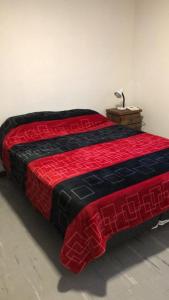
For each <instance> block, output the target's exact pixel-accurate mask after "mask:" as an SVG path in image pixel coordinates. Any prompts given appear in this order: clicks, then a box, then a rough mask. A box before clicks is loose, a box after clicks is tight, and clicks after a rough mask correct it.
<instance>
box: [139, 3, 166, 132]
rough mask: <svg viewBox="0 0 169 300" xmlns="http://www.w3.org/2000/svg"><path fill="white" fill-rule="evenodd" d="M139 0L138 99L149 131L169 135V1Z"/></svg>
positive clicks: (146, 128)
mask: <svg viewBox="0 0 169 300" xmlns="http://www.w3.org/2000/svg"><path fill="white" fill-rule="evenodd" d="M136 2H137V3H136V4H137V5H136V26H135V29H136V31H135V51H134V53H135V88H136V89H135V101H136V102H137V103H138V104H140V106H142V107H143V109H144V112H143V114H144V117H145V123H146V126H145V130H147V131H150V132H153V133H157V134H159V135H163V136H166V137H169V1H168V0H148V1H147V0H141V1H140V0H137V1H136Z"/></svg>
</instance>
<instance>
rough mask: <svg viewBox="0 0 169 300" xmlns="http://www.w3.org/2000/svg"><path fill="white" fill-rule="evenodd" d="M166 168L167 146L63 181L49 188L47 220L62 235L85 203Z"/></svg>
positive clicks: (155, 174) (148, 177)
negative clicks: (51, 204) (51, 200)
mask: <svg viewBox="0 0 169 300" xmlns="http://www.w3.org/2000/svg"><path fill="white" fill-rule="evenodd" d="M168 171H169V148H168V149H164V150H160V151H158V152H154V153H150V154H147V155H144V156H141V157H138V158H134V159H130V160H128V161H125V162H122V163H119V164H116V165H113V166H110V167H107V168H103V169H99V170H96V171H93V172H89V173H85V174H83V175H80V176H78V177H74V178H72V179H68V180H65V181H63V182H62V183H60V184H58V185H57V186H56V187H55V188H54V190H53V202H52V203H53V206H52V213H51V220H52V222H53V223H54V224H55V225H56V226H57V227H58V228H59V230H60V231H61V232H62V233H63V234H64V232H65V230H66V228H67V226H68V225H69V223H70V222H71V221H72V220H73V219H74V218H75V217H76V215H77V214H78V213H79V212H80V211H81V209H82V208H84V207H85V206H86V205H88V204H89V203H91V202H93V201H95V200H98V199H99V198H102V197H104V196H106V195H109V194H112V193H113V192H116V191H119V190H122V189H124V188H127V187H129V186H132V185H134V184H137V183H140V182H143V181H144V180H147V179H150V178H152V177H155V176H158V175H160V174H163V173H165V172H168Z"/></svg>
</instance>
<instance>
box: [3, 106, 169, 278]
mask: <svg viewBox="0 0 169 300" xmlns="http://www.w3.org/2000/svg"><path fill="white" fill-rule="evenodd" d="M0 154H1V160H2V163H3V166H4V168H5V170H6V172H7V174H8V176H9V177H10V178H11V179H12V180H14V181H15V182H17V184H18V186H19V187H20V188H21V189H23V190H24V193H25V194H26V196H27V198H28V199H29V200H30V201H31V203H32V205H33V206H34V207H35V208H36V209H37V210H38V211H39V212H40V213H41V214H42V215H43V216H44V217H45V218H46V219H47V220H49V221H50V222H51V223H53V224H54V225H55V226H56V228H57V229H58V230H59V231H60V233H61V234H62V236H63V246H62V249H61V252H60V258H61V262H62V264H63V265H64V266H65V267H66V268H68V269H69V270H71V271H73V272H76V273H78V272H80V271H81V270H83V269H84V267H85V266H86V265H87V264H88V263H89V262H90V261H92V260H94V259H96V258H97V257H99V256H101V255H103V253H104V252H105V250H106V244H107V241H108V240H109V239H112V240H113V239H114V241H115V242H116V241H117V240H121V239H123V238H124V237H128V236H130V235H132V234H133V233H137V232H139V231H140V230H143V229H145V228H147V227H155V226H156V224H157V223H158V222H159V221H161V222H162V220H163V219H166V218H168V215H169V213H168V211H169V139H166V138H162V137H159V136H156V135H152V134H149V133H145V132H142V131H138V130H134V129H130V128H128V127H125V126H122V125H118V124H116V123H114V122H111V121H109V120H108V119H107V118H105V117H104V116H102V115H101V114H99V113H97V112H95V111H93V110H88V109H74V110H68V111H61V112H35V113H30V114H25V115H20V116H14V117H10V118H9V119H7V120H6V121H5V122H4V123H3V124H2V126H1V127H0ZM53 251H54V250H53Z"/></svg>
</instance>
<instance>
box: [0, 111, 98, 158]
mask: <svg viewBox="0 0 169 300" xmlns="http://www.w3.org/2000/svg"><path fill="white" fill-rule="evenodd" d="M96 113H97V112H96V111H94V110H90V109H72V110H65V111H57V112H54V111H41V112H33V113H28V114H24V115H19V116H14V117H10V118H8V119H7V120H6V121H5V122H4V123H3V124H2V125H1V127H0V155H1V152H2V143H3V139H4V137H5V135H6V134H7V133H8V132H9V131H10V130H11V129H12V128H15V127H17V126H19V125H23V124H28V123H31V122H38V121H51V120H62V119H66V118H71V117H77V116H82V115H86V114H87V115H92V114H96Z"/></svg>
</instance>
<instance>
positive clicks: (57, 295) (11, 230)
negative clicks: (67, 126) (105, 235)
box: [0, 178, 169, 300]
mask: <svg viewBox="0 0 169 300" xmlns="http://www.w3.org/2000/svg"><path fill="white" fill-rule="evenodd" d="M61 244H62V239H61V237H60V236H59V234H58V233H57V231H56V229H55V228H53V227H52V226H51V225H50V224H48V223H47V222H46V221H45V220H44V219H43V218H42V217H41V216H40V215H39V214H38V213H37V212H36V211H35V210H34V209H33V208H32V207H31V205H30V204H29V203H28V201H26V199H25V198H24V196H23V195H22V194H21V193H20V192H19V191H18V189H17V188H16V187H14V186H13V185H12V184H11V182H10V181H8V179H7V178H0V300H55V299H57V300H58V299H63V300H64V299H69V300H71V299H73V300H76V299H78V300H81V299H85V300H87V299H111V300H112V299H116V300H117V299H118V300H123V299H124V300H128V299H130V300H141V299H142V300H146V299H153V300H159V299H160V300H164V299H166V300H168V299H169V225H166V226H165V227H163V228H161V229H159V230H157V231H152V232H146V233H145V234H143V235H141V236H139V237H138V238H137V239H133V240H131V241H129V242H127V243H126V244H123V245H121V246H119V247H118V248H113V247H112V246H111V243H110V244H109V247H108V250H107V253H106V255H104V256H103V257H102V258H100V259H98V260H97V261H95V262H93V263H92V264H91V265H90V266H88V268H87V269H86V270H85V271H84V272H83V273H81V274H79V275H74V274H72V273H70V272H69V271H67V270H65V269H64V268H63V267H62V266H61V264H60V263H59V250H60V247H61Z"/></svg>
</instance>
